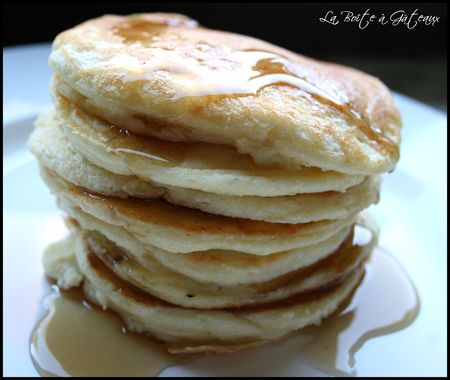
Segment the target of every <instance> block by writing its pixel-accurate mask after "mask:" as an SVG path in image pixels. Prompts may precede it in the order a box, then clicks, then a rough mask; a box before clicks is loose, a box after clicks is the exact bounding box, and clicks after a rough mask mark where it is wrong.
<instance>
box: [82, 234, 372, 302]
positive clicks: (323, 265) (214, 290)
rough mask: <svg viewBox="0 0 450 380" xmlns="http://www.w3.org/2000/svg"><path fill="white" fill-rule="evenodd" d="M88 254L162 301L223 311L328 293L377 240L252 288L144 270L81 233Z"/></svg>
mask: <svg viewBox="0 0 450 380" xmlns="http://www.w3.org/2000/svg"><path fill="white" fill-rule="evenodd" d="M77 235H78V236H79V239H82V240H84V241H83V242H82V243H81V244H80V249H83V250H84V251H85V252H84V254H86V255H87V254H88V251H90V252H92V253H93V254H95V255H96V256H97V257H98V258H100V259H101V260H102V261H103V263H105V264H106V265H107V266H108V267H109V269H110V270H111V271H112V272H114V274H115V275H117V276H118V277H120V278H121V279H123V280H125V281H126V282H128V283H130V284H132V285H134V286H136V287H137V288H138V289H140V290H143V291H145V292H146V293H148V294H151V295H153V296H155V297H157V298H159V299H161V300H164V301H167V302H169V303H172V304H175V305H178V306H184V307H189V308H199V309H218V308H230V307H237V306H243V305H256V304H263V303H269V302H274V301H278V300H282V299H285V298H288V297H291V296H293V295H296V294H301V293H307V292H311V291H315V290H317V289H326V288H329V287H331V286H333V285H335V284H337V283H341V282H342V281H343V279H345V278H347V277H348V275H349V274H350V273H352V272H353V271H354V270H355V269H356V268H357V267H359V266H360V265H361V263H362V262H364V260H365V259H367V257H368V256H369V254H370V252H371V248H372V247H373V245H374V239H373V237H372V239H370V240H368V241H367V242H365V243H366V244H365V245H362V246H360V245H352V241H353V233H352V234H350V235H349V236H348V238H347V239H346V241H345V242H344V243H343V244H342V245H341V246H340V247H339V248H338V250H337V251H336V252H334V253H333V254H332V255H331V256H329V257H327V258H326V259H324V260H321V261H320V262H318V263H316V264H314V265H312V266H309V267H307V268H303V269H301V270H297V271H291V272H290V273H288V274H286V275H284V276H281V277H278V278H276V279H273V280H271V281H268V282H263V283H257V284H251V285H233V286H228V287H223V286H218V285H216V284H208V283H200V282H196V281H194V280H192V279H190V278H188V277H186V276H183V275H180V274H179V273H176V272H174V271H171V270H170V269H167V268H165V267H164V266H162V265H161V264H159V263H158V262H157V261H156V260H154V259H153V260H151V259H149V258H148V259H147V266H146V267H143V266H141V265H140V264H139V263H138V262H137V261H136V260H134V259H133V257H132V254H131V253H129V252H127V251H126V250H124V249H121V248H119V247H117V246H116V245H115V244H114V243H112V242H111V241H109V240H108V239H106V238H105V237H104V236H103V235H101V234H99V233H97V232H87V231H81V230H79V231H78V232H77Z"/></svg>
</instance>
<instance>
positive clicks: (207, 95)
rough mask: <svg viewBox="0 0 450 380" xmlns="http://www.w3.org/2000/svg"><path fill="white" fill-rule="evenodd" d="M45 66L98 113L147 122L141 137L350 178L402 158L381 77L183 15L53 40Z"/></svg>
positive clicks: (130, 21)
mask: <svg viewBox="0 0 450 380" xmlns="http://www.w3.org/2000/svg"><path fill="white" fill-rule="evenodd" d="M50 65H51V67H52V69H53V70H54V71H55V72H56V73H57V74H58V75H60V76H61V78H62V79H63V80H64V81H66V82H67V83H68V84H69V85H71V86H72V87H74V88H75V89H76V90H77V91H78V92H80V93H82V94H83V95H85V96H87V97H89V98H90V97H92V98H94V97H95V98H101V99H104V100H105V102H104V104H103V106H104V107H106V108H108V107H109V108H111V106H112V105H114V104H120V105H121V106H123V107H125V108H124V109H126V110H127V112H130V113H131V114H132V115H133V117H136V118H137V119H145V120H147V121H149V122H147V124H146V127H142V123H141V124H140V127H135V128H136V129H138V130H137V132H139V133H144V134H150V135H152V134H153V135H155V134H160V135H161V131H160V130H161V129H164V133H163V134H164V136H165V137H167V138H168V139H174V140H185V141H196V140H202V141H208V142H216V143H226V144H230V145H234V146H237V147H238V149H239V150H240V151H241V152H243V153H249V154H251V155H252V156H253V157H254V158H256V160H257V161H258V160H259V161H267V160H274V161H277V160H278V161H280V160H281V161H284V162H287V163H288V164H295V165H306V166H318V167H321V168H323V169H329V170H336V171H341V172H345V173H349V174H373V173H379V172H383V171H388V170H392V169H393V168H394V166H395V163H396V162H397V160H398V157H399V150H398V145H399V141H400V127H401V121H400V115H399V113H398V111H397V109H396V108H395V106H394V104H393V100H392V98H391V95H390V93H389V90H388V89H387V88H386V87H385V86H384V85H383V84H382V83H381V82H380V81H379V80H378V79H376V78H374V77H371V76H369V75H366V74H364V73H362V72H359V71H357V70H354V69H350V68H347V67H343V66H339V65H336V64H330V63H324V62H319V61H316V60H313V59H310V58H306V57H303V56H300V55H298V54H295V53H293V52H290V51H288V50H285V49H282V48H280V47H277V46H275V45H272V44H269V43H266V42H264V41H261V40H258V39H255V38H251V37H247V36H242V35H237V34H232V33H226V32H221V31H215V30H211V29H207V28H204V27H201V26H199V25H198V24H197V22H196V21H194V20H191V19H189V18H187V17H186V16H182V15H177V14H161V13H154V14H138V15H131V16H127V17H123V16H103V17H100V18H97V19H93V20H90V21H87V22H85V23H83V24H81V25H79V26H77V27H75V28H73V29H70V30H68V31H65V32H63V33H61V34H60V35H59V36H58V37H57V38H56V40H55V42H54V45H53V52H52V55H51V57H50ZM111 101H112V102H113V103H111ZM114 102H115V103H114ZM161 120H163V121H164V122H167V124H164V123H162V122H161ZM129 127H130V129H133V126H132V125H130V126H129ZM260 148H261V149H260ZM252 153H254V155H253V154H252ZM264 154H266V156H264ZM277 155H280V156H281V159H280V158H279V157H277Z"/></svg>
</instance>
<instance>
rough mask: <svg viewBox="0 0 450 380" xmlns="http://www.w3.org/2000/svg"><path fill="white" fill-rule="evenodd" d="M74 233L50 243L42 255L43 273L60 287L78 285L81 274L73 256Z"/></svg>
mask: <svg viewBox="0 0 450 380" xmlns="http://www.w3.org/2000/svg"><path fill="white" fill-rule="evenodd" d="M75 239H76V236H75V234H70V235H69V236H68V237H66V238H64V239H62V240H59V241H57V242H54V243H52V244H50V245H49V246H48V247H47V248H45V251H44V254H43V255H42V264H43V265H44V270H45V274H46V275H47V276H48V277H50V278H52V279H53V280H55V281H56V282H57V284H58V286H59V287H60V288H62V289H70V288H73V287H77V286H80V284H81V281H82V280H83V275H82V274H81V273H80V271H79V270H78V266H77V263H76V258H75Z"/></svg>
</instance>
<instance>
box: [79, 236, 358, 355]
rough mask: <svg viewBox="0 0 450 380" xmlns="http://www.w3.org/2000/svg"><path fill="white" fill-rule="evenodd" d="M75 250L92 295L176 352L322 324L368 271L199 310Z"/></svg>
mask: <svg viewBox="0 0 450 380" xmlns="http://www.w3.org/2000/svg"><path fill="white" fill-rule="evenodd" d="M76 252H77V263H78V266H79V269H80V271H81V272H82V273H83V274H84V276H85V280H84V284H85V286H84V290H85V292H86V295H87V297H88V299H90V300H91V301H93V302H95V303H97V304H99V305H101V306H102V307H104V308H108V309H111V310H114V311H116V312H117V313H119V314H120V315H121V317H122V319H123V321H124V323H125V324H126V326H127V328H128V329H130V330H132V331H135V332H139V333H146V334H150V335H152V336H154V337H156V338H157V339H160V340H163V341H164V342H166V343H167V344H168V345H169V350H170V345H171V344H172V343H173V344H174V346H175V347H176V351H177V352H188V351H190V350H195V348H194V347H196V346H197V349H198V347H202V346H204V345H208V346H210V347H211V346H214V347H222V348H224V349H227V350H231V351H232V350H233V346H234V347H235V348H236V349H237V348H238V347H240V346H241V345H247V344H257V343H265V342H267V341H272V340H275V339H280V338H281V337H283V336H285V335H286V334H289V333H290V332H292V331H295V330H297V329H300V328H302V327H304V326H306V325H310V324H317V323H319V322H320V320H321V319H322V318H324V317H326V316H327V315H330V314H331V313H332V312H333V311H334V310H336V309H337V308H338V307H339V305H340V304H341V303H342V302H343V301H344V300H345V299H346V298H347V297H348V296H349V295H350V294H351V293H352V291H353V289H354V288H355V287H356V285H357V284H358V280H359V279H360V278H361V276H362V273H363V270H362V268H360V269H358V270H356V271H354V273H353V274H352V275H350V276H349V277H348V278H347V279H346V280H345V281H344V282H343V283H342V284H341V285H338V286H335V287H333V288H330V289H327V290H324V291H316V292H313V293H311V294H309V295H308V294H306V295H299V296H295V297H293V298H291V299H289V300H286V301H282V302H279V303H277V302H275V303H271V304H268V305H255V306H250V307H249V306H246V307H241V308H238V309H226V310H198V309H190V308H185V307H179V306H175V305H173V304H170V303H167V302H164V301H162V300H160V299H158V298H156V297H152V296H149V295H148V294H146V293H142V292H141V291H139V290H137V289H136V288H135V287H131V286H130V285H129V284H127V283H126V282H124V281H123V280H121V279H119V278H118V277H117V276H115V275H114V274H113V272H111V271H110V270H109V269H108V268H107V267H106V266H105V265H104V264H103V263H102V261H101V260H100V259H98V258H97V257H96V256H95V255H94V254H88V255H86V254H83V252H85V251H84V250H83V249H80V240H77V246H76ZM215 350H216V349H214V348H210V349H208V350H207V351H215ZM217 350H218V351H220V350H221V349H219V348H217Z"/></svg>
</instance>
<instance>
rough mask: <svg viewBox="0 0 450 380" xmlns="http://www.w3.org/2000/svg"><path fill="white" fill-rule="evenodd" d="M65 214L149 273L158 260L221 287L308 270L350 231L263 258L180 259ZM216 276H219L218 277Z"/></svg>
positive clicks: (82, 216) (120, 231)
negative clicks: (148, 270) (126, 253)
mask: <svg viewBox="0 0 450 380" xmlns="http://www.w3.org/2000/svg"><path fill="white" fill-rule="evenodd" d="M67 212H68V213H69V214H70V215H71V217H72V218H74V219H75V220H76V221H77V222H78V224H79V225H81V227H82V228H83V229H85V230H93V231H98V232H100V233H101V234H102V235H104V236H106V237H107V238H108V239H109V240H111V241H112V242H114V243H115V244H116V245H117V246H119V247H121V248H123V249H125V250H126V251H127V252H128V253H129V254H130V255H131V256H132V257H133V258H134V259H135V260H136V261H138V262H139V264H140V265H141V266H143V267H147V268H150V269H151V268H152V267H153V265H154V264H153V263H154V260H157V261H158V262H159V263H161V264H162V265H163V266H164V267H166V268H168V269H171V270H172V271H174V272H177V273H180V274H182V275H184V276H186V277H190V278H192V279H193V280H195V281H197V282H205V283H212V284H217V285H220V286H232V285H237V284H253V283H258V282H264V281H269V280H272V279H274V278H276V277H279V276H282V275H284V274H286V273H288V272H291V271H294V270H298V269H300V268H304V267H307V266H310V265H312V264H314V263H316V262H317V261H319V260H321V259H324V258H325V257H326V256H328V255H330V254H331V253H332V252H334V251H335V250H337V249H338V247H339V246H340V245H341V244H342V243H343V241H344V240H345V238H346V237H347V236H348V234H349V232H350V230H351V228H350V227H344V228H343V229H341V230H340V231H338V232H337V233H336V234H335V235H333V236H332V237H330V238H329V239H326V240H324V241H322V242H320V243H318V244H315V245H312V246H308V247H303V248H298V249H293V250H290V251H286V252H280V253H275V254H272V255H266V256H257V255H249V254H245V253H241V252H235V251H224V250H209V251H205V252H192V253H190V254H189V255H183V254H179V253H172V252H168V251H164V250H162V249H160V248H156V247H153V246H150V245H148V244H143V243H141V242H140V241H138V240H137V239H136V238H134V237H133V236H132V235H131V234H130V233H129V232H128V231H126V230H125V229H124V228H123V227H118V226H114V225H112V224H108V223H105V222H102V221H101V220H99V219H97V218H94V217H93V216H91V215H89V214H86V213H85V212H83V211H81V210H80V209H79V208H76V207H71V208H68V209H67ZM217 273H220V276H218V275H217Z"/></svg>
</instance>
